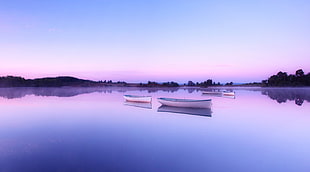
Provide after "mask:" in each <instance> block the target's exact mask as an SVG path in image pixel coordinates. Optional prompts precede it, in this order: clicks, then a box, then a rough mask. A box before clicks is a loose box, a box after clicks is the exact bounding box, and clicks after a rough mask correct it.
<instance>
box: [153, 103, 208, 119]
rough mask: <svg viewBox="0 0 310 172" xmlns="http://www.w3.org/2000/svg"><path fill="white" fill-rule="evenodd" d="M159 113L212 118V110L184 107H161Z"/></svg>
mask: <svg viewBox="0 0 310 172" xmlns="http://www.w3.org/2000/svg"><path fill="white" fill-rule="evenodd" d="M157 111H158V112H170V113H181V114H189V115H199V116H205V117H211V114H212V111H211V109H203V108H184V107H172V106H164V105H162V106H160V107H159V108H158V110H157Z"/></svg>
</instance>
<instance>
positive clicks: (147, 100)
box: [124, 95, 152, 103]
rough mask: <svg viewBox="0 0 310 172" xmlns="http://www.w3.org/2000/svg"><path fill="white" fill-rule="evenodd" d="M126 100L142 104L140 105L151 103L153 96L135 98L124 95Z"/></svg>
mask: <svg viewBox="0 0 310 172" xmlns="http://www.w3.org/2000/svg"><path fill="white" fill-rule="evenodd" d="M124 99H125V100H126V101H129V102H140V103H150V102H152V97H151V96H133V95H124Z"/></svg>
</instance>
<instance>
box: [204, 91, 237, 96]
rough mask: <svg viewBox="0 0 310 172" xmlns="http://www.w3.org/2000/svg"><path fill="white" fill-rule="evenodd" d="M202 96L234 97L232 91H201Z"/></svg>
mask: <svg viewBox="0 0 310 172" xmlns="http://www.w3.org/2000/svg"><path fill="white" fill-rule="evenodd" d="M202 94H209V95H216V96H235V92H233V91H203V92H202Z"/></svg>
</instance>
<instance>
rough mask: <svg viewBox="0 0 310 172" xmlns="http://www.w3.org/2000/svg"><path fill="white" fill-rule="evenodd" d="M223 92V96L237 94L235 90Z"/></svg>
mask: <svg viewBox="0 0 310 172" xmlns="http://www.w3.org/2000/svg"><path fill="white" fill-rule="evenodd" d="M222 94H223V96H235V92H233V91H224V92H223V93H222Z"/></svg>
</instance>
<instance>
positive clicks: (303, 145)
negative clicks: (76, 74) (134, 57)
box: [0, 88, 310, 172]
mask: <svg viewBox="0 0 310 172" xmlns="http://www.w3.org/2000/svg"><path fill="white" fill-rule="evenodd" d="M228 89H232V90H233V91H235V92H236V97H235V98H229V97H216V96H207V95H202V90H201V89H183V88H180V89H165V90H156V89H150V90H143V89H136V88H37V89H34V88H18V89H17V88H15V89H13V88H1V89H0V109H1V113H0V172H6V171H14V172H15V171H16V172H20V171H246V172H248V171H251V172H253V171H254V172H255V171H258V172H259V171H281V172H283V171H292V172H309V171H310V163H309V162H310V89H309V88H295V89H261V88H250V89H246V88H237V89H236V88H228ZM208 90H211V89H208ZM124 94H135V95H151V96H152V97H153V103H152V105H147V104H145V105H140V104H138V105H137V104H130V103H129V104H128V103H125V102H124V100H123V97H122V96H123V95H124ZM158 97H174V98H196V99H208V98H212V102H213V105H212V109H211V111H202V112H193V114H196V115H193V114H190V113H191V110H190V109H185V110H184V109H183V110H184V113H182V109H181V112H180V111H179V112H178V113H173V109H172V110H171V109H168V110H167V109H162V107H160V104H159V103H158V102H157V100H156V98H158ZM140 106H142V107H140ZM163 111H170V112H163ZM197 113H198V114H199V113H201V115H197Z"/></svg>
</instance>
